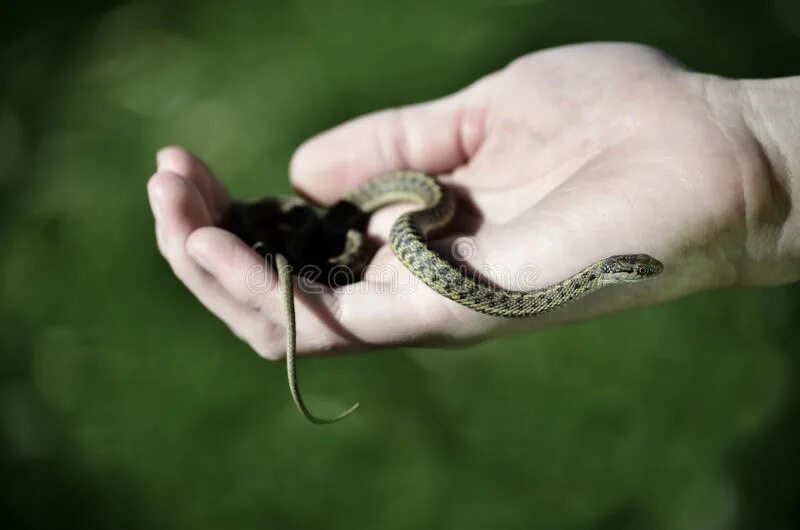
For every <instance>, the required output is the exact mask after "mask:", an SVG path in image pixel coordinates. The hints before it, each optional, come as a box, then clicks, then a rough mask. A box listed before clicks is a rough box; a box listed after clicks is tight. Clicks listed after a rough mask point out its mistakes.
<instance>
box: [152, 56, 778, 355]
mask: <svg viewBox="0 0 800 530" xmlns="http://www.w3.org/2000/svg"><path fill="white" fill-rule="evenodd" d="M715 83H724V81H722V80H719V79H716V78H712V77H709V76H703V75H699V74H694V73H690V72H687V71H685V70H683V69H681V68H680V67H679V66H678V65H676V64H674V63H673V62H672V61H670V60H669V59H668V58H666V57H664V56H663V55H661V54H660V53H658V52H656V51H654V50H651V49H649V48H644V47H640V46H632V45H621V44H595V45H581V46H571V47H564V48H557V49H553V50H547V51H544V52H539V53H535V54H532V55H529V56H526V57H524V58H522V59H519V60H517V61H515V62H514V63H512V64H511V65H509V66H508V67H507V68H505V69H503V70H502V71H499V72H497V73H494V74H492V75H489V76H487V77H485V78H483V79H481V80H479V81H478V82H476V83H475V84H473V85H471V86H469V87H467V88H466V89H464V90H462V91H460V92H458V93H456V94H454V95H452V96H449V97H446V98H443V99H441V100H437V101H434V102H431V103H426V104H422V105H417V106H412V107H407V108H400V109H393V110H388V111H383V112H379V113H375V114H372V115H369V116H366V117H363V118H359V119H357V120H354V121H352V122H349V123H347V124H344V125H342V126H340V127H338V128H336V129H334V130H332V131H329V132H327V133H324V134H322V135H320V136H318V137H316V138H314V139H312V140H310V141H309V142H307V143H306V144H305V145H303V146H302V147H301V148H300V149H299V150H298V151H297V153H296V154H295V156H294V158H293V160H292V167H291V176H292V182H293V184H294V185H295V186H296V187H297V189H298V190H299V191H300V192H301V193H302V194H304V195H305V196H307V197H310V198H312V199H313V200H315V201H317V202H320V203H323V204H330V203H333V202H335V201H336V200H337V199H339V198H340V197H341V196H342V195H344V194H345V193H347V192H348V191H351V190H353V189H355V188H356V187H358V186H359V184H361V183H363V182H365V181H366V180H368V179H370V178H373V177H374V176H376V175H378V174H381V173H383V172H386V171H390V170H395V169H415V170H421V171H426V172H429V173H434V174H438V175H441V177H440V180H441V181H442V182H443V183H444V184H445V185H446V186H449V187H450V188H451V189H453V190H454V192H455V193H456V194H457V196H458V197H459V198H460V199H461V203H460V208H459V214H458V217H457V219H456V222H455V223H454V224H453V226H452V227H451V228H450V229H449V230H448V231H447V233H446V234H444V236H443V239H442V240H440V241H437V242H435V246H436V247H437V248H438V249H439V250H440V251H441V252H442V254H444V255H448V256H449V257H451V258H453V259H458V260H463V261H465V262H467V264H468V265H469V266H470V267H473V268H476V269H478V270H479V271H481V273H482V274H483V275H484V276H486V277H487V278H488V279H490V280H491V281H493V282H495V283H496V284H498V285H500V286H503V287H507V288H513V289H531V288H536V287H541V286H543V285H547V284H550V283H553V282H557V281H560V280H562V279H563V278H566V277H567V276H570V275H572V274H574V273H575V272H577V271H578V270H580V269H581V268H583V267H585V266H586V265H588V264H590V263H593V262H595V261H598V260H600V259H602V258H604V257H607V256H610V255H613V254H629V253H647V254H650V255H652V256H654V257H656V258H658V259H659V260H661V261H662V262H663V263H664V264H665V272H664V273H663V274H662V275H661V276H659V277H658V278H655V279H653V280H650V281H647V282H642V283H637V284H632V285H625V286H615V287H611V288H608V289H605V290H602V291H600V292H597V293H595V294H593V295H590V296H589V297H587V298H585V299H583V300H581V301H579V302H576V303H574V304H570V305H568V306H566V307H565V308H564V309H563V310H560V311H557V312H555V313H552V314H548V315H543V316H541V317H537V318H534V319H528V320H524V321H513V320H512V321H509V320H505V319H499V318H493V317H487V316H484V315H481V314H478V313H476V312H473V311H471V310H469V309H467V308H464V307H462V306H460V305H458V304H457V303H455V302H451V301H449V300H447V299H445V298H443V297H441V296H440V295H438V294H436V293H434V292H433V291H432V290H430V289H429V288H427V287H426V286H425V285H423V284H421V283H419V282H415V281H414V279H413V276H412V275H411V273H410V272H409V271H407V270H406V269H405V268H404V267H403V266H402V265H401V264H400V263H399V262H398V261H397V260H396V259H395V257H394V256H393V255H392V253H391V251H390V250H389V249H388V248H387V247H386V246H384V247H383V248H381V249H380V251H379V252H378V254H377V255H376V257H375V259H374V260H373V262H372V265H371V266H370V268H369V269H368V271H367V274H366V279H365V281H363V282H361V283H359V284H356V285H353V286H349V287H347V288H341V289H336V290H329V289H326V290H321V291H320V290H313V291H308V292H304V293H301V294H300V295H299V296H298V302H297V322H298V333H299V335H298V349H299V350H300V351H301V352H303V351H305V352H319V351H326V350H333V349H338V348H341V347H355V346H364V345H386V344H398V343H408V342H419V341H423V342H424V341H432V340H438V341H441V340H454V339H467V340H469V339H477V338H480V337H482V336H486V335H488V334H491V333H495V332H498V331H500V330H504V329H511V326H514V328H515V329H520V328H528V329H529V328H533V327H538V326H542V325H551V324H553V323H557V322H564V321H568V320H575V319H580V318H587V317H591V316H596V315H600V314H603V313H608V312H612V311H618V310H622V309H627V308H632V307H637V306H642V305H649V304H654V303H658V302H661V301H664V300H668V299H671V298H675V297H678V296H682V295H685V294H689V293H692V292H695V291H698V290H701V289H706V288H710V287H717V286H722V285H731V284H734V283H736V282H737V281H739V279H740V278H739V276H740V275H741V274H742V268H743V259H744V258H743V256H742V248H743V247H744V245H743V241H744V239H746V237H747V230H748V226H747V224H746V222H745V219H746V215H745V213H746V210H747V205H746V202H747V201H746V198H748V197H752V196H758V195H759V193H760V192H759V189H758V188H759V186H761V183H760V182H761V180H760V179H759V175H760V174H761V173H762V172H763V168H762V167H761V164H760V162H759V161H760V158H759V156H758V153H757V150H756V146H755V144H754V142H753V140H752V139H751V138H750V136H749V135H748V134H747V133H746V128H745V127H744V126H743V125H742V124H740V123H739V121H738V118H737V116H736V115H735V113H727V112H726V111H725V110H724V109H726V108H728V107H726V106H724V105H717V104H715V102H714V98H715V96H714V94H715V91H714V87H715ZM149 191H150V198H151V204H152V207H153V212H154V214H155V217H156V224H157V234H158V241H159V248H160V249H161V252H162V253H163V255H164V256H165V257H166V259H167V260H168V261H169V263H170V264H171V266H172V267H173V270H174V271H175V273H176V274H177V275H178V277H179V278H180V279H181V280H182V281H183V282H184V283H185V284H186V285H187V286H188V287H189V288H190V289H191V290H192V292H193V293H194V294H195V295H196V296H197V297H198V298H199V299H200V300H201V301H202V302H203V303H204V304H205V305H206V306H207V307H208V308H209V309H210V310H211V311H213V312H214V313H215V314H216V315H217V316H219V317H220V318H221V319H223V320H224V321H225V322H226V323H227V324H228V326H229V327H230V328H231V329H232V330H233V331H234V332H235V333H236V334H237V335H238V336H240V337H241V338H243V339H244V340H246V341H247V342H248V343H249V344H250V345H251V346H252V347H253V348H254V349H255V350H256V351H258V352H259V353H260V354H262V355H263V356H265V357H268V358H280V357H281V356H282V354H283V348H284V320H283V319H284V315H283V309H282V307H283V306H282V302H281V298H280V294H279V293H278V291H277V284H276V282H274V281H270V282H266V283H261V284H260V285H261V286H262V287H263V286H264V285H268V287H266V288H259V289H254V286H253V283H252V281H251V279H252V272H253V271H254V270H258V269H259V267H260V266H261V260H260V258H259V256H258V255H257V254H256V253H255V252H253V251H252V250H251V249H250V248H248V247H247V246H246V245H244V244H243V243H242V242H241V241H239V240H238V239H237V238H236V237H235V236H234V235H232V234H231V233H229V232H226V231H224V230H222V229H220V228H218V227H217V226H218V224H219V222H220V220H221V219H222V217H223V215H224V213H225V211H226V210H227V208H228V207H229V205H230V199H229V197H228V195H227V193H226V192H225V190H224V189H223V187H222V186H221V185H220V184H219V182H218V181H217V180H216V179H215V177H214V176H213V175H212V174H211V172H210V171H209V170H208V169H207V168H206V167H205V166H204V165H203V164H202V163H200V162H199V161H198V160H196V159H195V158H193V157H192V156H191V155H190V154H189V153H187V152H186V151H184V150H182V149H179V148H167V149H165V150H162V151H161V152H160V153H159V170H158V172H157V173H156V174H155V175H154V176H153V177H152V178H151V181H150V184H149ZM398 208H399V207H390V208H386V209H384V210H381V211H379V212H378V213H377V214H376V215H375V216H373V220H372V222H371V225H370V231H371V233H372V234H373V235H375V236H376V237H378V238H384V239H385V237H386V235H387V234H388V231H389V228H390V226H391V224H392V222H393V220H394V219H395V218H396V216H397V213H398V211H399V209H398ZM453 251H455V254H454V253H453ZM266 274H267V275H270V272H269V271H267V272H266Z"/></svg>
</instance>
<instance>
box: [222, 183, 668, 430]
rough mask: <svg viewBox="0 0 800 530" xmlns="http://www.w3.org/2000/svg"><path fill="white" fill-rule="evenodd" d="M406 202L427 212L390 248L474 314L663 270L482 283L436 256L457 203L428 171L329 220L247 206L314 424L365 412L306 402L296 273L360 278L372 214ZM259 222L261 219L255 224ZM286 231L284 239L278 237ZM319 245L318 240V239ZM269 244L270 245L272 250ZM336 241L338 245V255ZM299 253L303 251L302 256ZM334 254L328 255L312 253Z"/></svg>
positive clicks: (640, 265) (601, 264) (625, 264)
mask: <svg viewBox="0 0 800 530" xmlns="http://www.w3.org/2000/svg"><path fill="white" fill-rule="evenodd" d="M398 202H404V203H412V204H414V205H416V206H418V207H419V209H418V210H415V211H412V212H408V213H405V214H402V215H401V216H400V217H399V218H398V219H397V220H396V221H395V223H394V224H393V225H392V229H391V233H390V236H389V245H390V247H391V249H392V252H393V253H394V254H395V256H396V257H397V258H398V260H400V262H401V263H402V264H403V266H405V267H406V268H407V269H408V270H409V271H411V272H412V273H413V274H414V275H415V276H416V277H417V278H419V279H420V280H421V281H422V282H423V283H425V284H426V285H427V286H429V287H430V288H431V289H433V290H434V291H436V292H437V293H439V294H441V295H442V296H445V297H447V298H449V299H450V300H453V301H455V302H458V303H459V304H462V305H464V306H466V307H468V308H470V309H473V310H475V311H479V312H481V313H485V314H487V315H492V316H498V317H517V318H522V317H531V316H534V315H538V314H540V313H544V312H546V311H552V310H554V309H557V308H559V307H561V306H563V305H565V304H567V303H569V302H572V301H574V300H577V299H579V298H581V297H583V296H585V295H587V294H589V293H592V292H594V291H597V290H598V289H601V288H603V287H605V286H607V285H614V284H620V283H630V282H639V281H642V280H646V279H648V278H650V277H653V276H656V275H658V274H660V273H661V271H662V270H663V265H662V264H661V262H659V261H658V260H657V259H655V258H653V257H651V256H648V255H646V254H626V255H617V256H611V257H608V258H605V259H603V260H600V261H598V262H596V263H594V264H592V265H590V266H588V267H586V268H585V269H583V270H582V271H580V272H578V273H576V274H574V275H573V276H570V277H569V278H567V279H566V280H564V281H562V282H559V283H556V284H553V285H548V286H545V287H542V288H539V289H533V290H529V291H514V290H508V289H502V288H499V287H494V286H491V285H488V284H486V283H483V282H480V281H476V280H475V279H473V278H472V277H470V275H469V274H468V273H467V272H466V271H464V270H461V269H459V268H457V267H455V266H454V265H453V264H452V263H450V262H449V261H447V260H445V259H444V258H443V257H442V256H440V255H439V254H437V253H436V252H434V251H433V250H431V248H430V247H429V246H428V243H427V237H428V235H429V234H430V233H431V232H433V231H435V230H438V229H440V228H443V227H444V226H446V225H447V224H448V223H449V222H450V220H451V219H452V217H453V215H454V213H455V202H454V200H453V198H452V196H451V195H450V194H449V193H447V192H446V191H445V190H444V189H443V188H442V187H441V185H440V184H439V183H438V182H436V181H435V180H434V179H433V178H431V177H429V176H428V175H425V174H424V173H419V172H413V171H398V172H393V173H389V174H386V175H383V176H380V177H377V178H375V179H372V180H370V181H369V182H367V183H366V184H364V185H362V186H361V187H360V188H358V189H357V190H355V191H354V192H353V193H350V194H349V195H347V196H345V197H344V199H343V200H342V201H340V202H339V203H337V204H336V205H334V206H333V207H332V208H331V209H330V210H329V211H328V212H327V213H325V214H324V215H323V216H322V217H320V218H317V217H316V216H314V215H311V214H310V213H309V212H311V207H310V206H308V205H306V204H305V203H304V202H303V201H301V200H299V199H297V198H278V197H273V198H267V199H262V200H261V201H258V202H256V203H252V204H250V205H245V206H246V207H247V208H251V210H244V215H242V214H241V212H240V214H239V215H238V217H237V221H236V222H235V223H234V228H233V230H234V231H235V232H236V233H238V234H239V235H240V236H241V237H242V238H243V239H244V240H245V241H246V242H248V243H249V244H255V245H257V246H260V247H261V248H262V253H264V254H273V255H274V256H275V258H276V264H277V270H278V276H279V283H280V286H281V290H282V292H283V294H284V301H285V309H286V321H287V326H286V338H287V342H286V361H287V372H288V376H289V386H290V389H291V392H292V397H293V398H294V401H295V403H296V405H297V407H298V409H299V410H300V411H301V412H302V414H303V415H304V416H306V417H307V418H308V419H309V420H311V421H312V422H314V423H331V422H334V421H338V420H340V419H342V418H344V417H346V416H348V415H349V414H350V413H352V412H354V411H355V410H356V408H358V404H355V405H354V406H352V407H351V408H350V409H348V410H347V411H345V412H344V413H342V414H340V415H338V416H336V417H334V418H331V419H323V418H318V417H316V416H314V415H312V414H311V413H310V412H309V411H308V409H307V407H306V406H305V404H304V403H303V400H302V398H301V396H300V392H299V389H298V385H297V374H296V370H295V322H294V321H295V317H294V304H293V294H292V282H291V277H290V274H291V271H292V270H293V269H294V270H299V268H300V267H303V266H304V265H314V266H317V267H322V269H323V271H324V270H325V268H326V267H330V266H332V265H336V266H346V267H349V268H352V269H354V271H355V274H356V275H359V274H360V271H361V269H362V268H363V267H364V266H365V265H366V263H367V261H368V258H369V253H368V252H367V250H366V249H367V242H366V239H365V237H364V235H363V228H364V225H365V224H366V220H367V218H368V216H369V215H370V214H371V213H372V212H374V211H375V210H378V209H379V208H381V207H383V206H386V205H388V204H393V203H398ZM253 219H259V221H258V222H254V221H253ZM276 227H277V229H278V230H277V231H278V232H280V230H281V227H283V228H282V230H283V236H282V237H281V236H280V234H278V235H277V236H276ZM314 239H316V241H315V240H314ZM264 241H270V245H268V246H267V245H265V244H264ZM331 241H338V243H336V244H335V245H333V248H334V249H335V250H331V245H330V242H331ZM298 249H299V250H298ZM309 249H313V250H318V249H327V250H326V252H327V254H324V253H323V254H322V255H318V254H314V255H311V254H309V251H310V250H309Z"/></svg>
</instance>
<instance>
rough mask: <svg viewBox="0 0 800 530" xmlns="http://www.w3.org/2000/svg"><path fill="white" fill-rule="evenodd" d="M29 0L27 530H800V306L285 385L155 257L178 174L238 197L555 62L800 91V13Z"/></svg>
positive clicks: (20, 184) (658, 313)
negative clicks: (220, 185) (509, 73)
mask: <svg viewBox="0 0 800 530" xmlns="http://www.w3.org/2000/svg"><path fill="white" fill-rule="evenodd" d="M47 4H48V3H47V2H44V3H39V4H32V5H29V4H26V3H23V2H4V3H3V6H2V8H0V28H1V29H2V35H0V64H1V65H2V88H1V89H0V96H1V97H2V100H0V244H1V248H2V251H1V252H0V282H2V285H1V289H2V291H1V293H2V298H1V300H2V301H1V302H0V326H1V329H2V331H1V333H0V336H1V337H2V353H0V355H1V356H2V367H1V368H0V452H1V453H2V455H1V456H0V484H1V487H2V491H0V494H1V495H2V496H1V497H0V515H1V516H2V520H0V527H2V528H10V529H27V528H31V529H39V528H48V529H50V528H82V529H95V528H115V529H125V528H131V529H140V528H148V529H149V528H155V529H160V528H163V529H171V528H196V529H204V528H208V529H212V528H220V527H223V526H224V527H230V528H241V529H249V528H259V529H263V528H279V529H294V528H315V527H325V528H347V529H355V528H382V529H392V528H398V529H399V528H409V527H412V526H413V527H420V528H459V529H470V528H545V529H546V528H557V529H562V528H563V529H612V528H613V529H623V530H624V529H644V528H646V529H656V530H657V529H723V528H736V529H787V528H795V527H798V526H800V509H799V508H798V506H800V458H799V457H798V453H799V452H800V393H799V392H798V377H800V357H799V356H798V350H800V289H798V286H789V287H785V288H778V289H763V290H755V289H754V290H735V291H725V292H714V293H708V294H704V295H700V296H695V297H692V298H690V299H686V300H682V301H679V302H677V303H672V304H669V305H667V306H663V307H657V308H651V309H648V310H644V311H638V312H633V313H628V314H624V315H618V316H615V317H611V318H605V319H602V320H599V321H594V322H587V323H584V324H580V325H573V326H568V327H564V328H562V329H555V330H551V331H547V332H543V333H536V334H529V335H524V336H517V337H513V338H506V339H502V340H495V341H491V342H487V343H484V344H481V345H478V346H475V347H472V348H469V349H465V350H459V351H456V350H453V351H433V350H411V349H396V350H391V351H382V352H377V353H373V354H369V355H360V356H345V357H340V358H329V359H318V360H313V361H311V360H309V361H305V362H303V363H302V364H303V365H302V368H301V369H302V372H303V374H302V375H303V378H304V387H305V389H306V393H307V394H308V399H309V401H311V402H312V404H314V405H315V407H316V408H317V409H318V410H323V411H324V410H329V411H332V410H336V409H337V408H338V407H341V406H343V405H345V404H348V403H350V402H351V401H352V400H354V399H360V400H361V401H362V403H363V407H362V410H361V411H360V412H359V413H358V414H357V415H356V416H355V417H353V418H350V419H348V420H347V421H345V422H343V423H342V424H339V425H336V426H332V427H328V428H319V427H314V426H310V425H309V424H307V423H306V422H305V420H303V419H302V418H301V417H300V416H299V414H297V412H296V411H295V409H294V408H293V405H292V403H291V401H290V399H289V394H288V390H287V387H286V382H285V373H284V367H283V365H282V364H274V363H268V362H265V361H263V360H261V359H260V358H259V357H258V356H256V355H255V354H253V353H252V352H251V351H250V350H249V349H248V348H247V347H246V346H245V345H244V344H243V343H240V342H239V341H238V340H237V339H235V338H234V337H233V336H232V335H231V334H230V333H229V332H228V330H227V329H226V328H225V326H224V325H223V324H221V323H220V322H218V321H217V320H216V319H215V318H213V317H212V316H211V315H210V314H209V313H207V312H206V311H205V310H204V309H203V308H202V307H201V306H200V305H199V304H198V303H197V302H196V301H195V300H194V299H193V298H192V297H191V296H190V295H189V293H188V292H187V291H186V290H185V289H184V288H183V287H182V286H181V285H180V284H179V282H178V281H177V280H176V279H175V278H174V277H173V276H172V274H171V272H170V271H169V269H168V267H167V265H166V264H165V263H164V262H163V261H162V259H161V258H160V257H159V255H158V253H157V251H156V248H155V243H154V238H153V225H152V219H151V216H150V213H149V209H148V206H147V202H146V196H145V182H146V179H147V178H148V176H149V175H150V174H151V173H152V171H153V170H154V161H153V155H154V152H155V150H156V149H157V148H158V147H160V146H162V145H164V144H171V143H178V144H183V145H186V146H188V147H189V148H191V149H193V150H194V151H195V152H197V153H199V154H200V155H202V156H203V157H204V158H206V159H207V160H208V161H210V162H211V164H212V165H213V166H214V167H215V168H216V169H217V170H218V172H219V173H220V175H221V176H222V177H223V178H224V180H225V182H226V183H227V184H228V185H229V187H230V188H231V190H232V191H233V192H234V194H236V195H243V196H257V195H263V194H267V193H274V192H286V191H288V190H289V186H288V183H287V176H286V167H287V162H288V159H289V157H290V155H291V153H292V151H293V149H294V148H295V147H296V146H297V145H298V144H299V143H300V142H301V141H303V140H304V139H305V138H307V137H308V136H310V135H312V134H314V133H316V132H318V131H320V130H323V129H325V128H327V127H330V126H332V125H334V124H336V123H339V122H341V121H343V120H346V119H348V118H351V117H354V116H357V115H359V114H362V113H364V112H368V111H371V110H375V109H380V108H384V107H389V106H396V105H400V104H405V103H411V102H416V101H421V100H426V99H430V98H434V97H437V96H441V95H444V94H447V93H449V92H451V91H453V90H456V89H458V88H460V87H462V86H464V85H465V84H467V83H469V82H470V81H472V80H474V79H476V78H477V77H479V76H481V75H483V74H485V73H488V72H490V71H493V70H495V69H498V68H500V67H502V66H503V65H505V64H506V63H507V62H509V61H510V60H512V59H513V58H515V57H517V56H519V55H522V54H524V53H527V52H529V51H533V50H537V49H541V48H544V47H549V46H555V45H559V44H566V43H573V42H578V41H589V40H628V41H636V42H641V43H646V44H650V45H654V46H657V47H660V48H663V49H665V50H666V51H668V52H669V53H671V54H673V55H675V56H676V57H677V58H678V59H679V60H681V61H682V62H684V63H685V64H686V65H687V66H688V67H690V68H693V69H698V70H702V71H708V72H713V73H718V74H722V75H727V76H732V77H770V76H780V75H788V74H798V73H800V3H798V2H797V1H796V0H772V1H766V2H755V1H754V2H743V1H721V0H719V1H705V2H698V1H695V0H682V1H671V2H655V1H644V0H641V1H634V0H612V1H607V2H590V1H587V0H575V1H573V0H560V1H555V0H550V1H545V0H543V1H524V0H523V1H514V0H508V1H506V2H496V3H493V2H468V3H464V4H462V5H459V6H454V5H452V3H450V2H425V1H415V2H408V3H402V4H400V3H398V4H391V3H379V2H367V1H361V2H359V1H344V2H321V1H320V2H313V1H295V2H261V1H257V0H250V1H232V0H231V1H227V2H216V1H208V0H194V1H179V2H167V1H145V0H141V1H134V2H131V3H124V4H123V3H120V2H113V1H112V2H100V1H96V0H95V1H89V2H74V3H53V4H52V5H47Z"/></svg>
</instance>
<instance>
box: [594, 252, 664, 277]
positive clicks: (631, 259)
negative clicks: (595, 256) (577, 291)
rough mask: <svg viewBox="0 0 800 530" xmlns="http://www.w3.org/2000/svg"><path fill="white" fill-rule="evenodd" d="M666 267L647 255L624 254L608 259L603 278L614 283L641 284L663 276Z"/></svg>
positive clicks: (604, 265) (603, 268) (605, 261)
mask: <svg viewBox="0 0 800 530" xmlns="http://www.w3.org/2000/svg"><path fill="white" fill-rule="evenodd" d="M663 270H664V265H663V264H662V263H661V262H660V261H658V260H657V259H655V258H654V257H652V256H648V255H647V254H623V255H620V256H611V257H610V258H606V259H605V260H604V263H603V267H602V271H603V278H604V279H605V280H606V281H609V282H613V283H620V282H639V281H642V280H646V279H648V278H651V277H653V276H657V275H659V274H661V271H663Z"/></svg>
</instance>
